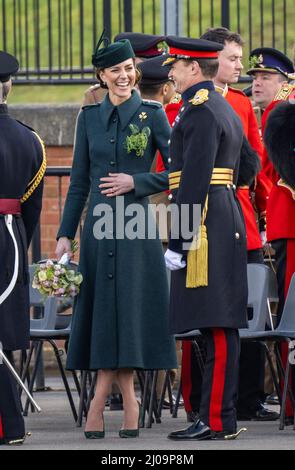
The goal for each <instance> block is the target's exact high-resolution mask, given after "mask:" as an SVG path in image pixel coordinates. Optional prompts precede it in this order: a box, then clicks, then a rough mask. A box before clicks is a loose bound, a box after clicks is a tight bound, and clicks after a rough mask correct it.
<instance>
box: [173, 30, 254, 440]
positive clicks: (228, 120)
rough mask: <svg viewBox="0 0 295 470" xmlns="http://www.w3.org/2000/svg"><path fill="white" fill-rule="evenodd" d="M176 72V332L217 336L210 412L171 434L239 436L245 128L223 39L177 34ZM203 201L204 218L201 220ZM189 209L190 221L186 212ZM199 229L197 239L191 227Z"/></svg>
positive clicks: (210, 358)
mask: <svg viewBox="0 0 295 470" xmlns="http://www.w3.org/2000/svg"><path fill="white" fill-rule="evenodd" d="M167 43H168V45H169V47H170V52H169V55H170V57H169V59H168V60H167V61H166V63H169V65H171V71H170V76H171V78H172V79H173V80H174V82H175V85H176V90H177V92H179V93H181V94H182V98H183V106H182V108H181V109H180V113H179V114H178V116H177V118H176V121H175V124H174V127H173V131H172V136H171V145H170V158H171V160H172V161H171V167H170V189H171V190H172V194H173V199H172V201H173V202H175V203H176V205H177V207H178V209H179V210H178V215H177V211H174V214H175V217H174V219H173V221H172V230H171V237H170V241H169V249H168V250H167V252H166V254H165V259H166V265H167V267H169V268H170V269H171V271H172V282H171V297H170V325H171V331H172V333H183V332H187V331H190V330H194V329H196V328H198V329H200V330H201V332H202V334H203V336H204V338H205V339H206V343H207V354H206V363H205V372H204V377H203V386H202V397H201V406H200V418H199V419H198V420H197V421H196V422H195V423H193V424H192V425H191V426H190V427H189V428H188V429H184V430H180V431H175V432H172V433H170V434H169V436H168V437H169V438H170V439H175V440H186V439H190V440H191V439H195V440H200V439H202V440H203V439H212V438H224V437H227V436H231V437H232V438H235V437H237V435H238V433H237V424H236V411H235V403H236V397H237V385H238V360H239V334H238V328H243V327H246V326H247V270H246V266H247V250H246V234H245V228H244V222H243V218H242V216H241V213H240V210H239V207H238V204H237V201H236V195H235V186H234V183H236V181H237V168H238V165H239V161H240V154H241V149H242V143H243V128H242V124H241V122H240V119H239V118H238V116H237V115H236V114H235V112H234V111H233V109H232V108H231V106H230V105H229V104H228V103H227V102H226V101H225V100H224V99H223V98H222V96H221V95H220V94H218V92H216V91H215V89H214V84H213V81H212V80H213V79H214V77H215V75H216V73H217V70H218V52H219V51H221V50H222V49H223V46H222V45H221V44H217V43H213V42H210V41H206V40H197V39H187V38H176V37H168V38H167ZM196 205H199V206H201V218H200V221H199V223H195V224H194V223H193V218H194V212H196V211H197V207H195V206H196ZM185 213H187V214H188V217H187V219H188V220H186V219H185V217H184V214H185ZM186 222H187V225H188V227H189V231H190V232H191V237H190V238H189V237H187V236H185V235H187V234H183V231H182V229H183V227H184V226H185V225H186Z"/></svg>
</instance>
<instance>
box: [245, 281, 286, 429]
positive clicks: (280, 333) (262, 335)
mask: <svg viewBox="0 0 295 470" xmlns="http://www.w3.org/2000/svg"><path fill="white" fill-rule="evenodd" d="M253 339H255V340H259V341H262V342H265V341H267V340H274V341H276V342H277V343H278V342H281V341H287V342H288V343H290V341H291V340H295V273H294V274H293V276H292V279H291V282H290V286H289V290H288V294H287V298H286V301H285V305H284V309H283V313H282V318H281V321H280V323H279V325H278V327H277V328H276V329H275V330H274V331H260V332H259V331H257V332H255V333H254V334H253ZM277 356H278V364H279V368H280V372H281V374H282V376H283V378H284V390H283V396H282V399H281V416H280V430H283V429H284V421H285V408H286V399H287V394H288V393H289V396H290V399H291V401H292V404H293V407H294V408H295V400H294V397H293V393H292V390H290V388H289V383H288V382H289V373H290V366H291V365H293V364H290V361H287V366H286V371H284V368H283V364H282V361H281V358H280V354H279V351H278V349H277ZM278 388H279V387H278ZM277 393H278V396H279V397H280V389H279V390H277ZM294 429H295V426H294Z"/></svg>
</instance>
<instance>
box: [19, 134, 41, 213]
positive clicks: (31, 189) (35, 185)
mask: <svg viewBox="0 0 295 470" xmlns="http://www.w3.org/2000/svg"><path fill="white" fill-rule="evenodd" d="M33 134H35V136H36V137H37V139H38V140H39V142H40V144H41V147H42V151H43V160H42V163H41V166H40V168H39V170H38V171H37V173H36V174H35V176H34V178H33V179H32V180H31V181H30V182H29V184H28V187H27V190H26V193H25V194H24V195H23V197H22V198H21V200H20V202H21V203H22V204H23V203H24V202H26V201H27V200H28V199H29V198H30V197H31V196H32V194H33V192H34V191H35V190H36V189H37V188H38V186H39V184H40V183H41V181H42V179H43V177H44V175H45V171H46V166H47V161H46V150H45V145H44V142H43V140H42V139H41V138H40V137H39V136H38V134H37V133H36V132H33Z"/></svg>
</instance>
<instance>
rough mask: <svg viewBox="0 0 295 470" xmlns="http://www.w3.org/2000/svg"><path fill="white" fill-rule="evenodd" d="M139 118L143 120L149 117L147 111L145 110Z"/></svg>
mask: <svg viewBox="0 0 295 470" xmlns="http://www.w3.org/2000/svg"><path fill="white" fill-rule="evenodd" d="M139 119H140V120H141V122H142V121H144V120H145V119H147V113H145V112H143V113H141V114H140V115H139Z"/></svg>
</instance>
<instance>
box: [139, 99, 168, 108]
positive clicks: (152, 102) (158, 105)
mask: <svg viewBox="0 0 295 470" xmlns="http://www.w3.org/2000/svg"><path fill="white" fill-rule="evenodd" d="M142 104H144V105H147V106H153V107H155V108H163V106H162V104H161V103H160V102H159V101H155V100H142Z"/></svg>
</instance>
